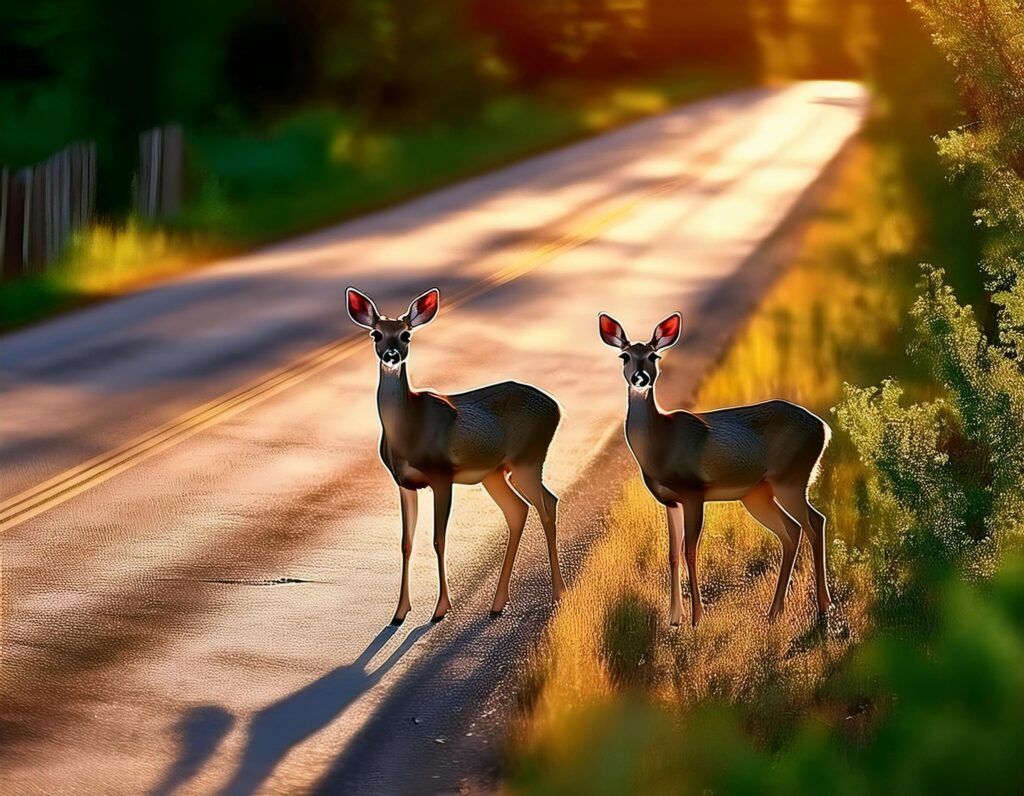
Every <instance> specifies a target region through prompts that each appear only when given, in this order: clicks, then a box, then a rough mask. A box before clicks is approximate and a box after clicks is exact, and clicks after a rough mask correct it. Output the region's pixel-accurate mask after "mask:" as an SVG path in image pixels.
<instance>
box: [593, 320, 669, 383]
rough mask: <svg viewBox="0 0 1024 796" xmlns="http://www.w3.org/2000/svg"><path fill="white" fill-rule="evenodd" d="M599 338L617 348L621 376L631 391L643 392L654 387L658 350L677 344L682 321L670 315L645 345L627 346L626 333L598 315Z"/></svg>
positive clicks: (615, 321) (634, 344) (633, 344)
mask: <svg viewBox="0 0 1024 796" xmlns="http://www.w3.org/2000/svg"><path fill="white" fill-rule="evenodd" d="M598 323H599V325H600V330H601V339H602V340H603V341H604V343H605V345H608V346H611V347H612V348H617V349H618V350H619V351H620V352H621V353H620V354H619V359H621V360H622V376H623V378H625V380H626V383H627V384H628V385H629V386H630V388H631V389H634V390H639V391H641V392H646V391H647V390H649V389H651V387H653V386H654V382H655V381H656V380H657V378H658V373H659V369H658V360H659V359H661V355H660V354H659V353H658V352H659V351H664V350H665V349H666V348H671V347H672V346H674V345H675V344H676V343H678V342H679V335H680V332H681V331H682V326H683V319H682V316H680V314H679V313H678V312H673V313H672V314H671V315H669V316H668V317H667V318H666V319H665V320H663V321H662V322H661V323H659V324H658V325H657V327H655V329H654V334H653V335H652V336H651V340H650V342H648V343H631V342H629V338H628V337H626V332H625V331H624V330H623V328H622V324H620V323H619V322H618V321H617V320H615V319H614V318H613V317H612V316H611V315H608V314H606V313H604V312H602V313H601V314H600V315H598Z"/></svg>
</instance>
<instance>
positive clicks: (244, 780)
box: [221, 624, 432, 796]
mask: <svg viewBox="0 0 1024 796" xmlns="http://www.w3.org/2000/svg"><path fill="white" fill-rule="evenodd" d="M431 627H432V625H430V624H425V625H420V626H419V627H417V628H415V629H414V630H412V632H410V633H409V635H408V636H406V637H405V639H404V640H403V641H402V643H401V644H400V645H399V646H398V647H397V648H396V649H395V651H394V652H392V653H391V655H389V656H388V658H387V659H386V660H385V661H384V662H383V663H381V664H380V665H379V666H378V667H377V668H376V669H374V670H373V671H372V672H371V671H367V668H366V667H367V666H368V665H369V663H370V660H371V659H372V658H373V656H374V655H376V654H377V652H379V651H380V650H381V648H383V646H384V645H385V644H386V643H387V642H388V640H389V639H391V638H392V637H393V636H394V634H395V632H396V630H397V628H395V627H391V626H388V627H385V628H384V629H383V630H381V631H380V632H379V633H378V634H377V636H376V637H375V638H374V639H373V641H371V642H370V644H369V646H367V648H366V649H365V650H364V651H363V652H362V654H361V655H360V656H359V657H358V658H356V659H355V660H354V661H353V662H352V663H349V664H345V665H344V666H339V667H338V668H337V669H335V670H334V671H332V672H329V673H328V674H326V675H324V676H323V677H321V678H320V679H319V680H314V681H313V682H312V683H310V684H309V685H307V686H305V687H304V688H302V689H300V690H298V691H296V692H295V693H293V694H290V695H289V696H287V697H285V698H284V699H282V700H280V701H278V702H275V703H273V704H272V705H268V706H267V707H265V708H263V709H262V710H261V711H260V712H259V713H257V714H256V715H254V716H253V718H252V720H251V721H250V722H249V737H248V739H247V740H246V743H245V749H244V750H243V752H242V758H241V761H240V762H239V764H238V768H237V770H236V771H235V773H234V775H233V776H232V777H231V781H230V782H228V783H227V785H225V786H224V788H223V789H222V790H221V794H222V796H246V795H247V794H251V793H255V792H256V790H257V789H258V788H259V787H260V785H262V784H263V782H264V781H265V780H266V779H267V777H269V776H270V774H271V772H272V771H273V770H274V768H276V767H277V764H278V763H279V762H280V761H281V760H282V759H283V758H284V756H285V755H286V754H288V752H289V751H290V750H291V749H292V747H294V746H296V745H297V744H299V743H301V742H302V741H304V740H305V739H306V738H308V737H309V736H311V735H312V734H313V733H315V732H317V731H319V730H321V729H323V728H324V727H326V726H327V725H328V724H330V723H331V721H333V720H334V719H335V718H337V716H339V715H340V714H341V713H342V712H343V711H344V710H345V709H346V708H347V707H348V706H349V705H350V704H352V702H354V701H355V700H356V699H358V698H359V697H360V696H362V695H363V694H364V693H366V692H367V691H368V690H369V689H370V688H372V687H373V686H374V685H376V684H377V682H379V681H380V679H381V678H382V677H383V676H384V675H385V674H387V673H388V671H389V670H390V669H391V667H392V666H394V665H395V664H396V663H398V661H399V660H400V659H401V658H402V656H403V655H405V653H407V652H408V651H409V650H410V649H412V646H413V645H414V644H415V643H416V642H417V641H419V639H420V638H422V637H423V636H424V635H425V634H426V632H427V631H428V630H429V629H430V628H431Z"/></svg>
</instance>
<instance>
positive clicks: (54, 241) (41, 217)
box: [0, 125, 184, 279]
mask: <svg viewBox="0 0 1024 796" xmlns="http://www.w3.org/2000/svg"><path fill="white" fill-rule="evenodd" d="M183 156H184V142H183V136H182V131H181V126H180V125H169V126H167V127H155V128H153V129H152V130H146V131H145V132H143V133H141V134H140V135H139V170H138V173H137V176H136V203H137V208H138V213H139V215H141V216H142V217H143V218H147V219H155V218H159V217H160V216H165V215H170V214H173V213H176V212H177V211H178V210H179V209H180V208H181V199H182V188H183V185H184V157H183ZM95 210H96V145H95V144H93V143H89V144H72V145H71V146H69V147H67V148H65V149H62V150H61V151H60V152H58V153H56V154H55V155H52V156H51V157H49V158H47V159H46V160H45V161H43V162H42V163H38V164H36V165H35V166H30V167H29V168H25V169H19V170H16V171H12V170H10V169H8V168H6V167H4V168H2V169H0V278H3V279H17V278H18V277H21V276H26V275H29V274H37V273H40V272H42V271H43V270H45V268H46V266H47V265H49V264H50V263H52V262H53V261H54V260H55V259H56V258H57V257H58V255H60V253H61V251H62V250H63V248H64V245H65V244H66V243H67V241H68V238H69V237H70V236H71V233H72V232H74V231H75V230H76V229H78V228H79V227H82V226H85V225H86V224H88V223H89V222H90V221H91V220H92V218H93V214H94V213H95Z"/></svg>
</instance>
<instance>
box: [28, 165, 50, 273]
mask: <svg viewBox="0 0 1024 796" xmlns="http://www.w3.org/2000/svg"><path fill="white" fill-rule="evenodd" d="M48 171H49V169H47V168H46V164H45V163H44V164H40V165H39V166H36V167H35V168H34V169H32V191H31V193H30V194H29V202H28V204H27V205H26V215H25V231H26V232H25V272H26V273H38V272H39V271H40V270H42V267H43V265H45V263H46V241H47V229H46V204H47V195H46V186H47V182H48V179H47V173H48Z"/></svg>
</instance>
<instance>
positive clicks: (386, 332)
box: [345, 287, 441, 370]
mask: <svg viewBox="0 0 1024 796" xmlns="http://www.w3.org/2000/svg"><path fill="white" fill-rule="evenodd" d="M345 296H346V299H347V302H348V315H349V317H350V318H351V319H352V321H353V322H354V323H355V324H356V325H357V326H362V327H363V328H364V329H369V330H370V337H371V338H372V339H373V348H374V351H375V352H376V353H377V357H378V358H379V359H380V363H381V366H383V367H385V368H388V369H392V370H393V369H397V368H398V367H399V366H400V365H401V364H402V363H403V362H405V360H406V359H407V358H408V356H409V344H410V343H411V342H412V333H413V330H414V329H417V328H418V327H420V326H424V325H426V324H428V323H430V322H431V321H432V320H434V317H435V316H436V315H437V310H438V308H439V307H440V304H441V294H440V293H439V292H438V289H437V288H436V287H435V288H431V289H430V290H428V291H427V292H426V293H424V294H423V295H421V296H419V297H418V298H416V299H414V300H413V302H412V304H410V305H409V309H408V311H407V312H406V313H405V315H402V316H401V317H399V318H395V319H391V318H387V317H385V316H383V315H381V314H380V312H378V311H377V305H376V304H374V303H373V301H372V300H371V299H370V297H369V296H366V295H364V294H362V293H360V292H359V291H358V290H356V289H355V288H354V287H350V288H349V289H348V290H347V291H346V294H345Z"/></svg>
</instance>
